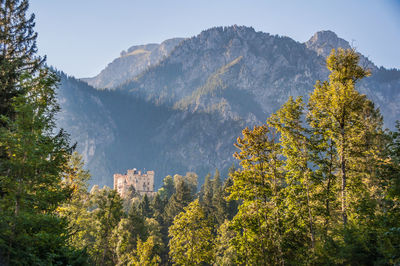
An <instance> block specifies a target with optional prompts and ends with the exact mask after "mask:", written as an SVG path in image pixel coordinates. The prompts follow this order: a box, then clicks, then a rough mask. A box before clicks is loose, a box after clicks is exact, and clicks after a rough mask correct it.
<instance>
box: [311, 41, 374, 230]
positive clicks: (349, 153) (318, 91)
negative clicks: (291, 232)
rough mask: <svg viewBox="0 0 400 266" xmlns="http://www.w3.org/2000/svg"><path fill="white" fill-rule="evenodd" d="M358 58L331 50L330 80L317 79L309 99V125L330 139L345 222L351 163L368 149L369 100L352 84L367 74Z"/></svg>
mask: <svg viewBox="0 0 400 266" xmlns="http://www.w3.org/2000/svg"><path fill="white" fill-rule="evenodd" d="M358 61H359V56H358V54H357V53H356V52H355V51H354V50H351V49H350V50H343V49H340V48H339V49H338V50H337V51H336V50H332V53H331V54H330V56H329V57H328V58H327V61H326V62H327V67H328V69H329V70H330V71H331V73H330V75H329V81H325V82H323V83H321V82H317V84H316V85H315V90H314V92H313V93H312V95H311V97H310V101H309V109H310V116H309V118H310V121H311V126H312V127H320V126H322V127H323V128H325V129H326V130H325V133H326V134H327V136H326V138H328V139H330V140H331V142H332V143H333V145H334V146H335V150H336V152H337V156H338V161H339V169H338V170H339V171H340V180H341V187H340V191H341V214H342V222H343V224H344V225H346V224H347V220H348V206H349V204H352V203H353V202H351V201H350V198H349V195H348V188H349V187H353V186H354V185H356V186H357V184H356V183H358V181H357V180H358V179H359V178H360V176H359V175H357V174H356V172H357V171H356V169H354V168H353V167H352V165H353V163H354V160H357V159H361V157H362V156H363V155H364V154H365V153H366V152H367V151H366V149H368V147H366V146H367V145H366V144H368V143H365V140H366V139H365V138H367V134H368V132H367V119H368V118H369V117H370V115H369V114H366V113H365V112H364V111H366V109H367V108H369V105H370V102H369V101H368V100H367V99H366V97H365V95H361V94H360V93H359V92H358V91H357V90H356V89H355V84H356V82H357V81H358V80H360V79H362V78H364V77H366V76H369V75H370V73H369V71H367V70H365V69H364V68H362V67H360V66H358ZM378 126H379V125H377V127H378ZM357 157H358V158H357ZM353 159H354V160H353ZM350 197H351V195H350Z"/></svg>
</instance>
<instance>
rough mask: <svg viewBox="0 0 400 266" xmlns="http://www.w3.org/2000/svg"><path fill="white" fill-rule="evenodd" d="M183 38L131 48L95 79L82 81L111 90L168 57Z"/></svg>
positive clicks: (123, 52)
mask: <svg viewBox="0 0 400 266" xmlns="http://www.w3.org/2000/svg"><path fill="white" fill-rule="evenodd" d="M182 40H183V38H174V39H169V40H166V41H164V42H162V43H161V44H156V43H151V44H145V45H137V46H132V47H130V48H129V49H128V50H127V51H122V52H121V54H120V57H118V58H116V59H115V60H114V61H112V62H111V63H110V64H108V66H107V67H106V68H105V69H104V70H102V71H101V72H100V74H98V75H97V76H95V77H92V78H83V79H82V80H83V81H85V82H86V83H88V84H89V85H91V86H93V87H95V88H98V89H104V88H106V89H111V88H114V87H116V86H118V85H120V84H121V83H124V82H125V81H127V80H129V79H131V78H133V77H134V76H136V75H138V74H140V73H141V72H142V71H144V70H145V69H146V68H148V67H149V66H152V65H155V64H157V63H158V62H160V61H161V60H162V59H163V58H165V57H166V56H168V55H169V54H170V53H171V51H172V50H173V49H174V48H175V47H176V46H177V45H178V44H179V43H180V42H181V41H182Z"/></svg>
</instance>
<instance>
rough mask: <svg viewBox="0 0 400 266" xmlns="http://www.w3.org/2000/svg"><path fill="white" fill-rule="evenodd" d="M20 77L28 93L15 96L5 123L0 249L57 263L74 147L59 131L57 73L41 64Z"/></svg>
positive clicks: (0, 139)
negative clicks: (11, 113) (58, 211)
mask: <svg viewBox="0 0 400 266" xmlns="http://www.w3.org/2000/svg"><path fill="white" fill-rule="evenodd" d="M21 80H22V82H21V83H20V85H19V86H21V89H22V90H23V91H24V92H25V94H22V95H19V96H17V97H15V98H14V101H13V104H12V106H13V110H14V111H15V116H14V118H13V119H10V118H7V117H5V116H3V117H2V119H3V121H6V123H7V124H8V126H7V128H5V127H2V128H1V129H0V146H1V149H2V150H3V151H5V152H6V156H7V158H8V159H7V160H2V161H1V164H0V184H1V186H2V190H3V191H4V192H5V193H4V194H3V196H2V198H1V199H0V212H1V214H0V220H1V222H0V224H1V225H0V226H1V227H2V229H1V230H0V234H1V237H0V246H1V247H2V248H1V253H2V255H3V256H4V257H5V258H6V260H7V262H8V263H10V264H30V263H32V261H34V260H38V261H42V262H43V263H55V261H52V260H57V256H61V255H60V254H59V255H54V254H57V253H60V252H61V251H60V249H61V248H63V247H64V246H66V235H67V234H65V233H66V232H67V228H66V225H67V224H66V221H65V220H64V219H61V218H60V217H58V215H57V214H56V212H55V211H56V208H57V207H58V206H59V205H60V204H61V203H62V202H63V201H65V200H66V199H68V197H69V196H70V195H71V187H70V186H66V185H65V184H63V183H62V178H63V173H64V172H66V171H67V168H68V165H67V161H68V159H69V155H70V153H71V151H72V147H71V146H70V145H69V140H68V136H67V135H66V134H65V133H64V132H63V131H60V132H59V133H58V134H54V131H55V121H54V116H55V114H56V112H57V111H58V109H59V107H58V105H57V102H56V96H55V92H54V89H55V84H56V82H57V80H58V79H57V77H56V76H55V74H54V73H52V72H51V71H49V70H48V69H41V70H40V72H39V74H38V75H36V76H32V75H29V74H25V75H23V76H21ZM44 251H45V252H44ZM52 253H54V254H52Z"/></svg>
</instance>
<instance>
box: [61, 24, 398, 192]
mask: <svg viewBox="0 0 400 266" xmlns="http://www.w3.org/2000/svg"><path fill="white" fill-rule="evenodd" d="M172 40H174V41H171V40H169V41H166V42H164V45H165V44H166V43H170V44H171V45H166V46H168V49H164V50H165V51H166V52H165V53H161V52H159V51H160V49H161V48H160V47H161V46H163V44H161V45H157V44H155V45H146V46H135V47H132V48H130V49H128V50H127V51H126V52H123V53H121V57H120V58H117V59H115V60H114V61H113V62H112V63H111V64H109V66H108V67H107V68H106V69H104V70H103V71H102V72H101V73H100V74H99V75H98V76H97V77H95V78H93V79H84V81H86V82H88V83H89V84H92V85H94V86H95V87H97V88H110V90H102V91H100V90H96V89H94V88H93V87H90V86H88V85H87V84H86V83H84V82H82V81H77V80H75V79H74V78H71V77H69V78H68V77H66V76H65V75H64V76H63V78H62V82H61V87H60V94H59V96H60V100H61V106H62V108H63V112H62V114H61V115H60V121H59V124H60V126H62V127H64V128H65V129H66V130H67V131H68V132H70V133H71V136H72V139H74V140H76V141H78V150H79V151H80V152H82V153H83V154H84V157H85V160H86V162H87V166H88V168H89V169H90V170H91V172H92V174H93V180H92V183H98V184H101V185H103V184H108V185H111V182H112V174H113V173H114V172H124V171H125V170H126V169H128V168H133V167H136V168H146V169H152V170H155V171H156V186H158V185H159V184H160V182H161V179H162V178H163V177H164V176H165V175H167V174H175V173H185V172H186V171H194V172H197V173H198V174H199V175H200V177H201V178H202V177H204V175H205V174H206V173H207V172H211V171H213V170H214V169H215V167H218V168H219V169H221V170H225V171H226V169H227V168H228V167H229V166H230V165H232V163H233V162H234V161H233V158H232V153H233V152H234V151H235V148H234V146H233V143H234V142H235V139H236V137H237V136H239V134H240V131H241V129H242V128H243V127H245V126H246V125H247V126H252V125H255V124H259V123H260V122H263V121H265V119H266V118H267V116H268V115H269V114H271V113H272V112H273V111H275V110H276V109H277V108H278V107H279V106H280V105H281V104H283V103H284V102H285V101H286V100H287V99H288V97H289V96H300V95H301V96H305V97H307V96H308V94H309V93H310V92H311V91H312V90H313V86H314V84H315V81H316V80H325V79H327V75H328V72H327V69H326V68H325V64H324V60H325V59H324V58H325V57H324V56H326V54H327V53H328V52H329V51H330V50H331V48H337V47H338V46H340V47H344V48H347V47H350V46H349V44H348V42H347V41H345V40H343V39H340V38H339V37H338V36H336V34H335V33H333V32H330V31H325V32H318V33H316V34H315V35H314V36H313V37H311V39H310V40H309V41H308V42H306V43H300V42H297V41H295V40H293V39H290V38H288V37H283V36H276V35H270V34H268V33H263V32H256V31H255V30H254V29H253V28H249V27H239V26H232V27H217V28H212V29H209V30H206V31H203V32H201V33H200V34H199V35H197V36H194V37H192V38H188V39H172ZM164 50H163V51H164ZM138 51H139V52H138ZM157 51H158V52H157ZM152 54H155V56H154V58H155V59H154V60H150V59H149V58H152V57H151V56H150V55H152ZM128 58H129V60H128ZM361 63H362V64H364V65H366V66H368V67H369V68H371V70H372V76H371V77H369V78H366V79H365V80H363V81H362V82H361V83H360V84H359V87H358V89H359V90H360V91H361V92H362V93H365V94H367V95H368V96H369V98H370V99H372V100H373V101H374V102H375V103H376V104H377V106H379V107H380V109H381V111H382V113H383V115H384V117H385V123H386V126H388V127H393V125H394V121H395V120H396V119H398V117H400V104H399V102H400V71H399V70H396V69H391V70H388V69H385V68H383V67H380V68H378V67H376V66H375V65H374V64H373V63H372V62H370V61H369V60H368V59H367V58H365V57H363V56H362V60H361ZM111 88H112V89H111Z"/></svg>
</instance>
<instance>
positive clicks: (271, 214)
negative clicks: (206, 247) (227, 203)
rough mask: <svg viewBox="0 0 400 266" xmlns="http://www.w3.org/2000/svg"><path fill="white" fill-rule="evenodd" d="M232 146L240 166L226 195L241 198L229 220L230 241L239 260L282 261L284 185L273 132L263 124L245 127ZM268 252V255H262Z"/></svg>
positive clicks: (264, 263) (272, 262)
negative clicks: (233, 233)
mask: <svg viewBox="0 0 400 266" xmlns="http://www.w3.org/2000/svg"><path fill="white" fill-rule="evenodd" d="M242 134H243V137H242V138H241V137H239V138H238V139H237V144H235V146H236V147H237V148H238V149H239V150H240V152H236V153H235V154H234V157H235V158H236V159H238V160H240V165H241V167H242V168H241V169H238V170H236V171H235V172H233V173H232V174H231V177H232V181H233V185H232V186H231V187H230V188H229V190H228V191H229V192H230V193H231V194H230V196H229V199H233V200H241V201H242V204H241V205H240V206H239V211H238V213H237V214H236V215H235V217H234V218H233V220H232V221H231V223H230V227H231V228H232V230H233V231H234V232H235V237H234V239H233V240H232V244H233V245H234V247H235V250H236V252H237V254H238V262H237V263H239V264H246V265H251V264H254V265H266V264H283V263H284V253H283V252H284V250H283V242H284V239H283V237H284V230H283V229H282V228H281V225H282V214H283V213H285V212H286V211H287V210H286V209H284V208H282V207H283V204H282V200H283V197H282V190H283V188H284V183H283V172H282V161H281V160H280V157H281V151H280V146H279V143H277V142H276V133H275V131H274V130H273V129H271V128H269V127H268V126H267V125H261V126H254V128H253V130H250V129H249V128H245V129H244V130H243V131H242ZM266 254H268V256H266Z"/></svg>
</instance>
